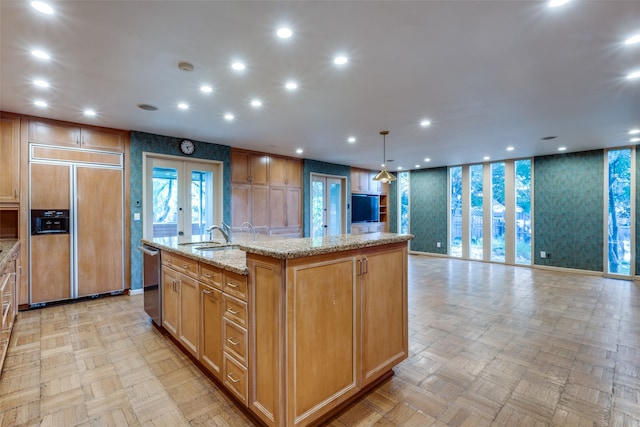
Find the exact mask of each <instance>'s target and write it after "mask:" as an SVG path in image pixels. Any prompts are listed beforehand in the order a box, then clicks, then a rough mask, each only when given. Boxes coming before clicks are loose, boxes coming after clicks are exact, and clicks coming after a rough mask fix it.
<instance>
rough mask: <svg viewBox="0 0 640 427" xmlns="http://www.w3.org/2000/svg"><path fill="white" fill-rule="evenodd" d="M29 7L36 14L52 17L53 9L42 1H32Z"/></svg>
mask: <svg viewBox="0 0 640 427" xmlns="http://www.w3.org/2000/svg"><path fill="white" fill-rule="evenodd" d="M31 6H32V7H33V8H34V9H35V10H37V11H38V12H42V13H45V14H47V15H53V8H52V7H51V6H49V5H48V4H47V3H45V2H43V1H32V2H31Z"/></svg>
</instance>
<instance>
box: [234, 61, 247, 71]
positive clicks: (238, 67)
mask: <svg viewBox="0 0 640 427" xmlns="http://www.w3.org/2000/svg"><path fill="white" fill-rule="evenodd" d="M231 68H233V69H234V70H236V71H244V69H245V68H246V66H245V65H244V64H243V63H242V62H238V61H236V62H234V63H233V64H231Z"/></svg>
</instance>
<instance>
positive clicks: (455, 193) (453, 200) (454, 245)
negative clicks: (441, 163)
mask: <svg viewBox="0 0 640 427" xmlns="http://www.w3.org/2000/svg"><path fill="white" fill-rule="evenodd" d="M449 212H450V213H449V255H451V256H454V257H462V166H455V167H451V168H449Z"/></svg>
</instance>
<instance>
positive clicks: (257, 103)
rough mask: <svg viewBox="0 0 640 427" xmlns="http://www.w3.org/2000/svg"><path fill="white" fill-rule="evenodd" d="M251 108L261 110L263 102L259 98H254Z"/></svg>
mask: <svg viewBox="0 0 640 427" xmlns="http://www.w3.org/2000/svg"><path fill="white" fill-rule="evenodd" d="M251 106H252V107H254V108H260V107H262V101H260V100H259V99H258V98H254V99H252V100H251Z"/></svg>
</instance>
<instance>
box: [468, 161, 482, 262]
mask: <svg viewBox="0 0 640 427" xmlns="http://www.w3.org/2000/svg"><path fill="white" fill-rule="evenodd" d="M482 170H483V167H482V165H471V166H469V175H470V179H469V185H470V188H469V198H470V210H471V212H470V215H469V222H470V226H469V233H470V236H469V258H471V259H483V258H484V249H483V238H482V237H483V236H482V232H483V230H482V224H483V209H482V206H483V203H484V193H483V192H482V187H483V185H482V184H483V183H482V180H483V173H482Z"/></svg>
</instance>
